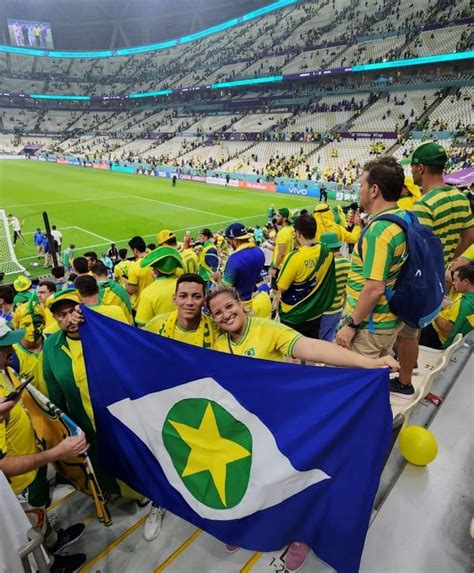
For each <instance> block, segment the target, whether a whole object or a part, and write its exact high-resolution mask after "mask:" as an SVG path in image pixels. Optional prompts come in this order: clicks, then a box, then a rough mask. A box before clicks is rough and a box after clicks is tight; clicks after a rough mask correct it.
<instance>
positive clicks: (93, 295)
mask: <svg viewBox="0 0 474 573" xmlns="http://www.w3.org/2000/svg"><path fill="white" fill-rule="evenodd" d="M74 288H76V289H77V292H78V293H79V297H80V299H81V302H82V304H84V305H86V306H88V307H90V308H92V310H95V311H96V312H98V313H100V314H103V315H104V316H108V317H109V318H113V319H114V320H118V321H119V322H125V323H126V324H130V323H129V321H128V319H127V317H126V316H125V314H124V312H123V310H122V308H121V307H120V306H118V305H115V304H104V303H100V302H99V292H100V289H99V285H98V284H97V281H96V280H95V278H94V277H92V276H90V275H84V276H82V277H77V279H76V280H75V281H74Z"/></svg>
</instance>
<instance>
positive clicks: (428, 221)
mask: <svg viewBox="0 0 474 573" xmlns="http://www.w3.org/2000/svg"><path fill="white" fill-rule="evenodd" d="M413 210H414V213H415V215H416V216H417V217H418V220H419V221H420V223H421V224H422V225H424V226H425V227H428V228H430V229H432V231H433V233H434V234H435V235H436V236H437V237H439V239H440V241H441V243H442V245H443V251H444V264H445V267H448V265H449V264H450V263H451V262H452V260H453V256H454V251H455V250H456V246H457V244H458V242H459V235H460V234H461V233H462V231H466V230H467V229H470V228H471V227H472V226H473V225H474V221H473V217H472V213H471V207H470V205H469V200H468V199H467V197H465V195H464V194H463V193H461V191H459V190H458V189H455V188H454V187H449V186H446V187H440V188H438V189H431V191H428V193H426V195H423V197H422V198H421V199H419V200H418V201H417V202H416V203H415V205H414V207H413Z"/></svg>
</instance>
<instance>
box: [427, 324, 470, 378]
mask: <svg viewBox="0 0 474 573" xmlns="http://www.w3.org/2000/svg"><path fill="white" fill-rule="evenodd" d="M461 344H462V334H461V333H458V334H456V336H455V337H454V340H453V342H452V343H451V345H450V346H448V348H445V349H444V350H435V349H434V348H428V347H427V346H420V349H419V353H418V370H419V372H420V374H421V373H423V372H426V371H428V372H432V371H433V370H434V369H435V368H437V366H438V364H439V363H440V361H441V360H442V358H446V364H449V361H450V360H451V358H452V356H453V354H454V351H455V350H456V349H457V348H458V347H459V346H460V345H461Z"/></svg>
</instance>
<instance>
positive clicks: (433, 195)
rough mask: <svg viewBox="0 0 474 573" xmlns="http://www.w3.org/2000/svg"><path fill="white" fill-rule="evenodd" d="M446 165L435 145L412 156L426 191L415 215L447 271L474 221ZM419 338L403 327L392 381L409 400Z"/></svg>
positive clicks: (470, 238)
mask: <svg viewBox="0 0 474 573" xmlns="http://www.w3.org/2000/svg"><path fill="white" fill-rule="evenodd" d="M447 161H448V156H447V154H446V150H445V149H444V147H443V146H442V145H439V144H438V143H434V142H433V141H427V142H425V143H422V144H421V145H419V146H418V147H417V148H416V149H415V151H414V152H413V154H412V156H411V171H412V174H413V182H414V183H415V185H419V186H420V187H421V189H422V191H423V195H422V197H421V198H420V199H418V200H417V201H416V203H415V204H414V206H413V211H414V213H415V214H416V216H417V217H418V220H419V221H420V223H421V224H422V225H424V226H425V227H428V228H429V229H431V230H432V231H433V233H434V234H435V235H436V236H437V237H439V239H440V241H441V244H442V245H443V251H444V264H445V267H446V268H448V267H449V265H451V263H452V262H453V260H454V259H455V258H457V257H459V256H460V255H461V254H462V253H463V252H464V251H465V250H466V249H467V248H468V247H469V246H470V245H472V243H473V242H474V220H473V217H472V212H471V207H470V204H469V200H468V199H467V197H465V195H464V194H463V193H461V191H459V190H458V189H455V188H454V187H450V186H449V185H446V184H445V182H444V180H443V170H444V166H445V165H446V162H447ZM419 335H420V331H419V330H417V329H415V328H412V327H411V326H408V325H404V326H403V327H402V329H401V330H400V332H399V334H398V340H397V355H398V358H399V360H400V372H399V377H398V378H395V379H394V380H392V382H391V389H392V391H395V392H397V393H398V394H401V395H407V396H408V397H410V396H411V395H412V394H414V391H415V390H414V388H413V385H412V383H411V379H412V375H413V370H414V368H415V367H416V361H417V359H418V338H419Z"/></svg>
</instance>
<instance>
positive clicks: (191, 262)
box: [180, 249, 199, 274]
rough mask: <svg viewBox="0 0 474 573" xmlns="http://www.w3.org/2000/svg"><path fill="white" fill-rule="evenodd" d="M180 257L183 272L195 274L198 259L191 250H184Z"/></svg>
mask: <svg viewBox="0 0 474 573" xmlns="http://www.w3.org/2000/svg"><path fill="white" fill-rule="evenodd" d="M180 255H181V258H182V259H183V269H184V270H183V272H185V273H194V274H196V273H197V272H198V267H199V257H198V256H197V255H196V253H195V252H194V251H193V249H184V250H182V251H181V252H180Z"/></svg>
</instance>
